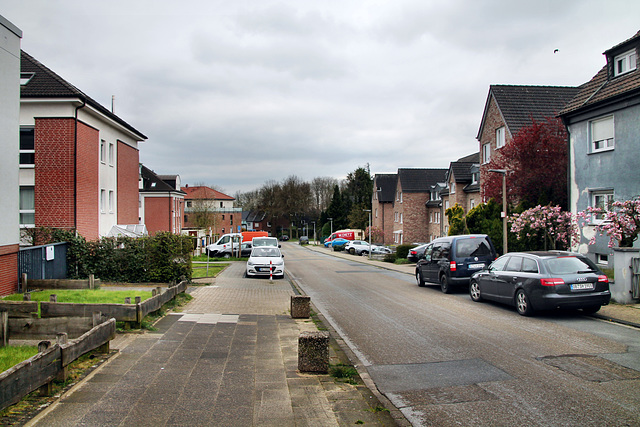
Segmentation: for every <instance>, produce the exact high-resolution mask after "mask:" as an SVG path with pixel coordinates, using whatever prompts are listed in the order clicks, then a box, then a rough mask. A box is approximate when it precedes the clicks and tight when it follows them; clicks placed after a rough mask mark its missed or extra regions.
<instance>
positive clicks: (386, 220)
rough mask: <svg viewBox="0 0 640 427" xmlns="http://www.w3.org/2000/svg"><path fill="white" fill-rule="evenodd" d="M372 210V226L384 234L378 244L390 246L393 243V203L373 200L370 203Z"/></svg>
mask: <svg viewBox="0 0 640 427" xmlns="http://www.w3.org/2000/svg"><path fill="white" fill-rule="evenodd" d="M372 209H373V219H372V222H373V226H374V227H377V228H379V229H381V230H382V231H383V232H384V237H383V241H382V242H380V243H382V244H384V245H390V244H392V243H393V203H389V202H380V201H378V200H377V199H374V200H373V202H372Z"/></svg>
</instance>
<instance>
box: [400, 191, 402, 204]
mask: <svg viewBox="0 0 640 427" xmlns="http://www.w3.org/2000/svg"><path fill="white" fill-rule="evenodd" d="M400 203H402V191H401V192H400Z"/></svg>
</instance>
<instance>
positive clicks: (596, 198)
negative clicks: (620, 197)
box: [590, 190, 614, 224]
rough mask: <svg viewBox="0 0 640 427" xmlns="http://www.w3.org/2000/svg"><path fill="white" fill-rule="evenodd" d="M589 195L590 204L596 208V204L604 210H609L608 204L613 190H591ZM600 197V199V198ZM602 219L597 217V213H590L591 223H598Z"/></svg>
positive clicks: (611, 200) (602, 219) (611, 201)
mask: <svg viewBox="0 0 640 427" xmlns="http://www.w3.org/2000/svg"><path fill="white" fill-rule="evenodd" d="M590 197H591V200H590V202H591V206H592V207H594V208H596V207H598V205H601V206H602V207H603V208H604V210H605V211H607V212H608V211H609V204H611V203H613V201H614V198H613V190H601V191H592V192H591V194H590ZM600 199H601V200H600ZM603 221H604V218H603V217H599V215H595V214H594V215H591V222H592V223H593V224H600V223H602V222H603Z"/></svg>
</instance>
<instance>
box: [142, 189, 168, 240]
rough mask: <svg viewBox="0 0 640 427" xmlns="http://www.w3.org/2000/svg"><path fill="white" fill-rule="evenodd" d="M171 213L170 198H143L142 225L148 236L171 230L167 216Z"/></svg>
mask: <svg viewBox="0 0 640 427" xmlns="http://www.w3.org/2000/svg"><path fill="white" fill-rule="evenodd" d="M171 211H172V209H171V198H170V197H145V202H144V223H145V225H146V226H147V231H148V232H149V234H150V235H152V236H153V235H155V234H156V233H158V232H160V231H170V230H171V229H172V224H171V222H172V221H171V217H170V216H169V215H167V212H171Z"/></svg>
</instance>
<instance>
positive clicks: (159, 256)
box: [39, 229, 193, 283]
mask: <svg viewBox="0 0 640 427" xmlns="http://www.w3.org/2000/svg"><path fill="white" fill-rule="evenodd" d="M48 230H50V231H49V232H48V233H45V232H44V231H43V232H40V233H39V237H40V238H41V239H40V242H39V243H40V244H45V243H56V242H62V241H66V242H68V244H69V247H68V249H67V276H68V277H69V278H70V279H85V278H87V277H89V274H93V275H94V276H95V277H96V278H99V279H101V280H103V281H114V282H128V283H141V282H162V283H169V282H172V281H176V282H177V281H180V280H181V279H182V278H183V277H184V278H185V279H191V252H192V251H193V241H192V239H191V238H190V237H189V236H179V235H176V234H172V233H167V232H164V233H158V234H156V235H155V236H149V237H141V238H132V237H103V238H101V239H99V240H93V241H86V240H85V239H84V238H83V237H82V236H76V234H75V232H73V231H69V230H56V229H48ZM43 235H47V238H46V239H44V238H42V236H43Z"/></svg>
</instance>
